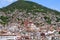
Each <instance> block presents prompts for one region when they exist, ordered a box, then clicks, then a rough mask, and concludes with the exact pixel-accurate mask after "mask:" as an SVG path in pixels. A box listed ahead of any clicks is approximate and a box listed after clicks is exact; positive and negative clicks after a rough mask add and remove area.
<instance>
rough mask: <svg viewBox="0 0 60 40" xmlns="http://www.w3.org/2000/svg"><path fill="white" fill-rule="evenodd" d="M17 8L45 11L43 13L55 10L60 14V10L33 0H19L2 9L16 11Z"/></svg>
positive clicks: (29, 10)
mask: <svg viewBox="0 0 60 40" xmlns="http://www.w3.org/2000/svg"><path fill="white" fill-rule="evenodd" d="M15 9H19V10H20V11H23V10H26V11H27V12H32V11H33V12H43V13H47V12H54V13H55V14H56V15H60V12H58V11H56V10H52V9H49V8H47V7H44V6H42V5H40V4H37V3H34V2H31V1H21V0H18V1H16V2H14V3H12V4H11V5H9V6H7V7H4V8H2V9H0V11H4V12H6V11H11V12H12V11H14V10H15Z"/></svg>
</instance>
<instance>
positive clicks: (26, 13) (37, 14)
mask: <svg viewBox="0 0 60 40" xmlns="http://www.w3.org/2000/svg"><path fill="white" fill-rule="evenodd" d="M1 13H3V14H2V16H0V19H1V20H2V21H0V23H2V24H4V25H5V24H7V23H8V22H11V21H12V20H13V21H14V22H15V21H16V19H18V20H20V19H21V20H24V19H25V18H28V17H29V18H30V19H32V20H34V22H35V23H38V24H39V23H41V22H42V21H43V22H44V23H48V24H52V22H60V12H58V11H56V10H53V9H50V8H47V7H44V6H42V5H40V4H37V3H35V2H31V1H16V2H14V3H12V4H11V5H9V6H7V7H4V8H0V14H1ZM4 14H5V16H4ZM16 15H17V16H16ZM36 21H37V22H36Z"/></svg>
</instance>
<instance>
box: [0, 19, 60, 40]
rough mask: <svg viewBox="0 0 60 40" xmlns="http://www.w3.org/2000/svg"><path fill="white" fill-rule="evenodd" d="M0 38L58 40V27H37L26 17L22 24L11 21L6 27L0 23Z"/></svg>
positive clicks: (59, 38) (59, 29) (5, 39)
mask: <svg viewBox="0 0 60 40" xmlns="http://www.w3.org/2000/svg"><path fill="white" fill-rule="evenodd" d="M0 40H60V27H54V26H53V25H44V26H40V27H38V26H36V25H35V24H34V22H33V21H32V20H31V19H27V18H26V19H25V20H24V21H23V25H22V26H21V23H20V22H18V23H11V24H9V25H8V26H7V27H3V25H1V24H0Z"/></svg>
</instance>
